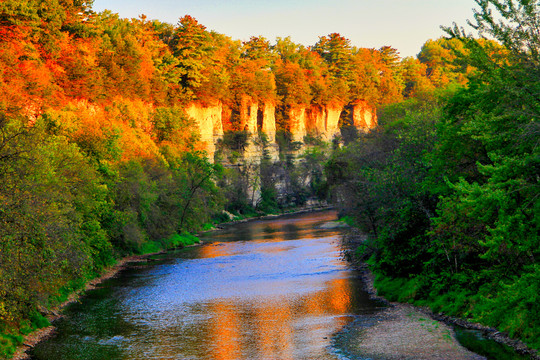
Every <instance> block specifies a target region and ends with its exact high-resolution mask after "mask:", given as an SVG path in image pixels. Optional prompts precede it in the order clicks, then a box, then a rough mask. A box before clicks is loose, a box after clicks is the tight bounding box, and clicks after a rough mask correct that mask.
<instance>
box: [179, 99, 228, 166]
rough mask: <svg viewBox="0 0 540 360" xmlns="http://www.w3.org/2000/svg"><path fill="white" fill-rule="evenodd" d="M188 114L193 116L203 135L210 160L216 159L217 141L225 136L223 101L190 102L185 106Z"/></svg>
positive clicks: (202, 138) (202, 140) (202, 139)
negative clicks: (222, 121) (222, 114)
mask: <svg viewBox="0 0 540 360" xmlns="http://www.w3.org/2000/svg"><path fill="white" fill-rule="evenodd" d="M185 111H186V114H187V115H188V116H189V117H191V118H193V119H194V120H195V121H196V123H197V127H198V129H199V133H200V135H201V142H202V143H203V146H204V149H205V150H206V152H207V153H208V158H209V159H210V161H213V160H214V152H215V151H216V146H215V143H216V141H217V139H218V138H220V137H222V136H223V125H222V123H221V111H222V104H221V102H219V101H218V102H216V103H214V104H210V105H202V104H200V103H198V102H193V103H190V104H189V105H188V106H187V107H186V108H185Z"/></svg>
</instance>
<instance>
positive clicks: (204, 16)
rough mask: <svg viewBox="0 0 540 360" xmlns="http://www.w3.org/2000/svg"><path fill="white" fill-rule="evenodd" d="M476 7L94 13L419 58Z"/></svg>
mask: <svg viewBox="0 0 540 360" xmlns="http://www.w3.org/2000/svg"><path fill="white" fill-rule="evenodd" d="M475 5H476V4H475V2H474V1H473V0H310V1H306V0H94V5H93V9H94V10H95V11H98V12H100V11H103V10H105V9H108V10H111V11H112V12H114V13H118V14H119V15H120V16H121V17H123V18H136V17H139V16H140V15H142V14H144V15H146V16H147V18H149V19H157V20H160V21H162V22H167V23H171V24H176V23H177V22H178V19H179V18H181V17H183V16H184V15H186V14H188V15H191V16H193V17H194V18H196V19H197V20H198V21H199V23H201V24H202V25H204V26H206V27H207V29H208V30H214V31H216V32H218V33H221V34H224V35H227V36H230V37H231V38H232V39H234V40H242V41H246V40H249V38H250V37H251V36H264V37H265V38H267V39H268V40H270V41H271V42H273V41H274V40H275V39H276V37H282V38H285V37H287V36H290V37H291V40H292V41H293V42H295V43H300V44H303V45H305V46H311V45H314V44H315V43H316V42H317V41H318V40H319V37H320V36H325V35H328V34H331V33H335V32H337V33H340V34H341V35H342V36H344V37H346V38H347V39H349V40H351V44H352V45H353V46H356V47H364V48H377V49H378V48H380V47H382V46H392V47H393V48H396V49H397V50H398V51H399V52H400V55H401V56H402V57H406V56H416V54H418V53H419V52H420V49H421V48H422V45H423V44H424V43H425V42H426V41H427V40H428V39H437V38H439V37H441V36H444V32H443V31H442V30H441V29H440V26H441V25H444V26H451V25H452V23H453V22H456V23H457V24H458V25H460V26H464V27H465V28H466V29H467V26H466V23H467V19H472V18H473V11H472V9H473V8H474V7H475ZM469 30H470V29H469Z"/></svg>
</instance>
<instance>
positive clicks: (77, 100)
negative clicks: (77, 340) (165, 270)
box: [0, 0, 540, 357]
mask: <svg viewBox="0 0 540 360" xmlns="http://www.w3.org/2000/svg"><path fill="white" fill-rule="evenodd" d="M476 2H477V4H478V6H479V10H478V11H477V13H476V16H475V20H476V23H475V24H474V26H475V27H476V28H477V29H478V30H479V31H480V33H481V34H486V35H489V36H490V37H491V38H492V39H495V40H496V41H495V40H487V39H475V38H473V37H471V36H469V35H467V34H465V33H463V32H462V30H460V29H459V28H457V27H456V28H451V29H447V32H448V33H449V35H451V36H450V39H438V40H429V41H427V42H426V44H425V45H424V47H423V48H422V49H421V51H420V54H419V56H418V58H405V59H400V57H399V54H398V53H397V51H396V50H395V49H393V48H391V47H388V46H384V47H381V48H380V49H361V48H356V47H354V46H352V45H351V44H350V41H349V40H348V39H346V38H345V37H343V36H342V35H340V34H337V33H333V34H329V35H327V36H322V37H320V39H319V41H318V42H317V43H316V44H314V45H313V46H312V47H304V46H302V45H299V44H295V43H293V42H292V41H291V40H290V38H284V39H283V38H278V39H276V41H275V43H271V42H269V41H268V40H267V39H264V38H262V37H252V38H251V39H250V40H249V41H246V42H240V41H235V40H232V39H230V38H229V37H227V36H225V35H222V34H218V33H215V32H213V31H208V30H207V29H206V28H205V26H203V25H202V24H199V23H198V22H197V20H196V19H194V18H193V17H191V16H189V15H186V16H184V17H182V18H181V19H179V22H178V24H176V25H171V24H166V23H162V22H160V21H157V20H148V19H147V18H146V17H145V16H141V17H140V18H138V19H122V18H120V17H119V16H118V15H117V14H113V13H111V12H109V11H105V12H102V13H95V12H94V11H93V10H92V9H91V1H76V2H70V1H56V0H54V1H49V0H36V1H19V0H5V1H2V2H0V93H2V97H1V98H0V182H1V183H2V186H1V187H0V357H2V356H3V357H9V356H10V354H12V353H13V351H14V348H15V346H16V345H17V344H18V343H20V342H21V341H22V338H21V334H25V333H27V332H29V331H30V330H31V329H35V328H39V327H42V326H46V325H47V322H46V321H45V320H44V318H43V316H42V314H41V313H44V312H46V309H47V308H50V307H52V306H54V305H55V304H57V303H60V302H61V301H62V300H63V299H65V298H66V297H67V295H68V294H69V293H71V292H73V291H75V290H77V289H80V288H82V287H83V286H84V284H85V283H86V282H87V281H88V280H90V279H91V278H93V277H95V276H97V275H98V274H99V273H100V272H102V271H103V270H104V269H105V268H106V267H108V266H110V265H112V264H114V263H115V261H116V259H118V258H121V257H123V256H126V255H129V254H143V253H149V252H155V251H161V250H164V249H169V248H174V247H178V246H188V245H191V244H193V243H196V242H197V239H196V238H195V237H193V236H192V235H190V233H193V232H196V231H198V230H200V229H206V228H208V224H210V223H212V222H213V221H226V220H227V219H229V214H228V213H226V212H224V211H223V210H226V211H228V212H229V213H232V214H233V216H236V217H237V218H243V217H246V216H254V215H259V214H264V213H276V212H282V211H286V210H287V209H290V208H293V207H295V206H302V205H305V204H307V203H308V202H309V201H311V200H313V199H328V198H332V199H333V200H334V201H335V202H336V203H337V204H338V205H339V206H340V207H341V208H342V210H343V212H344V213H346V214H347V218H346V219H347V220H346V221H347V223H351V224H355V225H356V226H359V227H361V228H362V229H364V230H365V231H367V232H369V233H370V234H371V238H370V240H369V241H368V242H367V243H366V244H364V245H363V247H362V249H361V251H360V252H361V253H362V254H363V256H364V257H365V258H370V260H369V261H370V262H371V263H372V265H373V268H374V271H375V272H376V273H377V274H378V277H377V279H378V280H377V285H378V286H379V288H380V291H381V292H383V293H384V294H387V295H388V296H389V297H390V298H396V299H399V300H401V301H416V302H419V303H425V304H429V305H431V306H432V307H433V308H434V309H436V310H442V311H445V312H448V313H450V314H456V315H460V316H465V317H469V318H472V319H474V320H478V321H482V322H484V323H486V324H490V325H493V326H497V327H498V328H500V329H501V330H504V331H508V332H509V333H510V334H511V335H512V336H516V337H521V338H523V339H525V340H527V341H528V342H529V344H531V345H532V346H535V347H537V348H540V344H539V343H538V339H535V337H534V335H535V333H537V332H538V329H539V327H540V325H539V322H540V320H539V318H538V316H539V315H538V314H540V311H539V309H538V303H539V301H538V283H539V282H538V280H539V275H538V274H539V269H538V264H537V259H538V257H539V254H538V249H539V245H540V244H539V240H538V233H539V231H538V230H539V229H538V227H539V218H538V216H539V215H538V214H540V202H539V197H538V193H540V191H539V189H538V173H539V161H538V159H539V154H538V129H539V126H538V111H539V104H540V101H539V99H538V93H539V86H540V85H539V81H538V80H539V78H540V77H539V70H538V69H539V63H540V59H539V55H538V48H539V45H540V44H538V38H537V34H536V33H535V29H537V22H538V18H539V16H538V15H539V14H538V6H537V5H536V4H535V3H533V2H529V1H525V0H520V1H512V0H506V1H496V0H476ZM490 9H495V10H497V12H498V13H499V14H500V17H501V19H503V21H502V22H499V21H497V20H495V19H497V18H496V17H495V18H494V15H492V13H491V12H490ZM248 101H255V102H257V101H260V102H262V103H265V104H271V105H272V106H275V109H276V111H275V116H276V126H277V129H276V134H275V137H276V139H275V140H276V144H270V141H269V139H268V134H264V133H256V131H255V133H250V131H251V132H253V131H252V130H249V129H246V127H245V124H244V123H242V120H241V116H240V112H241V110H242V108H243V105H242V104H244V105H245V103H246V102H248ZM193 102H198V103H200V104H214V103H216V102H220V103H221V104H222V105H223V108H224V109H228V110H230V114H231V115H230V119H225V120H226V121H225V123H224V124H223V126H224V130H225V135H224V137H223V139H222V140H221V141H220V142H219V143H218V144H217V148H218V151H216V158H215V159H208V158H207V154H206V153H205V152H204V151H202V149H204V148H205V144H204V143H203V141H201V134H199V133H198V131H199V130H198V127H197V124H196V123H195V121H194V119H191V118H190V117H189V116H187V114H186V113H185V111H184V110H185V109H186V107H187V106H188V105H189V104H192V103H193ZM358 103H365V104H366V105H367V106H371V107H379V108H380V109H381V110H380V123H381V126H380V127H379V128H378V129H377V130H376V131H373V132H370V133H362V132H359V131H358V130H357V128H356V127H354V126H352V125H354V124H351V123H350V118H351V111H352V110H353V106H354V105H355V104H358ZM334 105H335V106H338V107H340V108H344V109H345V110H344V111H343V112H342V115H341V118H340V122H341V125H342V137H341V138H335V139H334V140H333V142H332V144H328V143H326V142H325V141H321V139H319V138H318V134H315V133H310V134H309V135H308V136H306V137H305V138H304V139H300V140H302V141H298V140H299V139H297V138H295V137H294V135H295V134H292V133H291V130H292V129H293V125H292V124H291V119H290V117H291V111H292V110H295V109H299V108H302V107H308V106H312V107H314V108H318V109H322V108H323V107H324V106H334ZM244 108H245V106H244ZM257 115H259V114H257ZM307 130H310V129H307ZM342 142H343V143H345V144H347V145H346V146H344V147H341V146H340V143H342ZM249 152H251V153H253V152H255V153H257V154H260V155H261V158H260V159H257V160H255V159H254V158H253V157H252V156H251V157H250V156H249V154H248V153H249ZM211 160H215V161H211ZM448 289H452V290H451V291H449V290H448ZM398 292H399V293H398ZM40 311H41V313H40Z"/></svg>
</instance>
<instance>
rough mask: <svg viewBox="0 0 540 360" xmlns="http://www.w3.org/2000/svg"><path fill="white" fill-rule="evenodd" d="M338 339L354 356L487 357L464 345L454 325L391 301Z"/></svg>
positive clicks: (424, 359)
mask: <svg viewBox="0 0 540 360" xmlns="http://www.w3.org/2000/svg"><path fill="white" fill-rule="evenodd" d="M339 342H340V343H341V346H343V347H344V348H345V350H346V355H347V357H349V358H352V359H355V358H358V359H371V360H379V359H385V360H397V359H399V360H409V359H411V360H412V359H415V360H446V359H453V360H480V359H485V358H484V357H482V356H480V355H477V354H474V353H472V352H470V351H468V350H467V349H465V348H463V347H462V346H461V345H460V344H459V343H458V341H457V340H456V338H455V336H454V332H453V330H452V328H450V327H449V326H447V325H446V324H444V323H441V322H439V321H436V320H433V319H431V318H429V317H428V316H426V315H425V314H423V313H422V312H420V311H419V310H417V309H416V308H415V307H413V306H410V305H407V304H392V305H390V307H388V308H387V309H385V310H383V311H381V312H380V313H377V314H375V315H374V316H373V318H372V319H370V320H367V321H366V320H359V321H356V322H354V323H353V324H351V325H350V326H349V328H348V329H347V333H346V335H344V337H343V338H342V339H341V341H339Z"/></svg>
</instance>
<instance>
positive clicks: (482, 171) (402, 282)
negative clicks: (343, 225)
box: [326, 0, 540, 349]
mask: <svg viewBox="0 0 540 360" xmlns="http://www.w3.org/2000/svg"><path fill="white" fill-rule="evenodd" d="M476 3H477V5H478V6H479V9H478V10H477V11H476V13H475V21H474V22H473V23H472V25H473V26H474V27H475V28H476V29H478V30H479V32H480V34H481V35H483V34H485V35H489V36H490V37H492V38H493V39H495V40H497V41H498V42H495V41H493V40H490V41H488V40H485V39H475V38H474V37H472V36H471V35H468V34H466V33H465V32H464V31H463V30H461V29H459V28H458V27H457V26H455V27H453V28H447V29H446V31H447V33H448V34H449V36H450V40H438V41H436V42H433V41H430V42H428V43H426V45H425V47H424V48H423V49H422V51H421V53H420V56H419V59H420V60H421V61H424V63H425V64H426V65H427V66H428V69H427V70H428V73H429V74H431V75H430V77H431V78H432V80H433V77H436V79H435V81H433V82H432V85H433V88H431V89H430V88H429V87H425V88H424V90H422V92H416V93H415V94H416V95H415V96H414V97H412V98H410V99H409V100H407V101H405V102H401V103H399V104H393V105H390V106H387V107H385V108H384V109H383V110H382V111H381V113H380V118H379V119H380V124H381V127H380V129H378V130H377V131H375V132H373V133H370V134H365V135H362V136H360V138H359V139H358V140H357V141H355V142H353V143H351V144H349V145H348V146H346V147H345V148H343V149H340V150H337V151H336V152H335V153H334V154H333V156H332V159H331V160H330V162H329V163H328V165H327V167H326V171H327V174H328V181H329V182H330V184H331V189H332V191H333V194H334V199H335V200H336V202H337V203H338V204H340V206H341V207H342V209H343V211H344V213H346V214H348V215H349V216H351V217H352V218H353V219H354V220H355V223H356V224H358V225H359V226H360V227H361V228H363V229H364V230H366V231H368V232H369V233H370V235H371V236H370V239H369V241H368V242H367V243H366V244H364V245H363V246H362V247H361V249H360V250H359V253H360V254H361V256H364V258H365V259H369V260H368V261H369V263H370V264H371V265H372V268H373V270H374V272H375V273H376V275H377V277H376V282H375V285H376V287H377V288H378V289H379V291H380V293H381V294H382V295H383V296H386V297H388V298H389V299H391V300H398V301H408V302H414V303H417V304H423V305H429V306H430V307H431V308H432V309H433V310H434V311H442V312H445V313H447V314H451V315H455V316H461V317H465V318H468V319H471V320H472V321H478V322H481V323H484V324H486V325H489V326H493V327H496V328H497V329H499V330H501V331H504V332H507V333H508V334H509V335H510V336H512V337H516V338H520V339H522V340H524V341H525V342H527V343H528V344H529V345H530V346H531V347H533V348H536V349H540V342H539V338H538V336H537V335H538V331H539V329H540V317H539V314H540V308H539V305H538V304H539V302H538V293H539V292H538V286H539V283H540V282H539V276H540V273H539V266H538V258H539V256H540V252H539V251H540V246H539V245H540V243H539V241H540V240H539V239H540V237H539V234H540V232H539V226H540V218H539V215H538V214H540V212H539V210H540V198H539V196H538V194H539V193H540V186H539V177H538V174H539V173H540V172H539V159H540V153H539V147H538V129H539V125H538V124H539V123H538V119H539V115H540V114H539V105H540V102H539V101H538V100H539V99H538V98H537V94H538V90H539V84H540V76H539V74H540V73H539V71H538V69H539V63H540V62H539V60H540V59H539V57H538V47H539V46H540V43H539V41H538V37H537V34H536V31H537V30H536V29H537V23H538V19H539V18H540V16H539V15H540V8H539V5H538V4H537V3H536V2H530V1H513V0H506V1H498V0H476ZM495 14H497V15H495ZM447 45H450V46H447ZM437 47H440V51H438V50H437V51H436V49H437ZM448 51H451V54H452V56H448V55H443V56H442V59H445V60H444V61H450V63H449V64H446V65H444V64H442V63H441V62H440V61H436V60H435V59H434V56H436V54H439V53H440V54H446V53H447V52H448ZM456 72H458V73H456ZM464 79H465V80H466V81H464Z"/></svg>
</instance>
